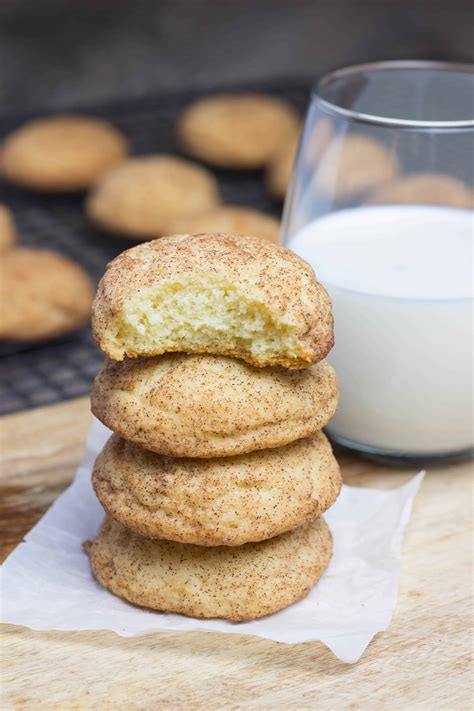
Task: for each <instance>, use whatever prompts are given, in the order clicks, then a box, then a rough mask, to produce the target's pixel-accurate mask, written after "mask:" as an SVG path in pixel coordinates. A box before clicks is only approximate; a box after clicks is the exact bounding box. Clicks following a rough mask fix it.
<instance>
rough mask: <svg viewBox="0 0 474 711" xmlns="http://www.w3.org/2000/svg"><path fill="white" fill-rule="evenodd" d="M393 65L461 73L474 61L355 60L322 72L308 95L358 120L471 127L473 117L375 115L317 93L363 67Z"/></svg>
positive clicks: (470, 71) (471, 68)
mask: <svg viewBox="0 0 474 711" xmlns="http://www.w3.org/2000/svg"><path fill="white" fill-rule="evenodd" d="M393 69H427V70H432V69H442V70H444V71H451V72H453V71H457V72H461V73H467V74H474V64H467V63H461V62H444V61H431V60H418V59H407V60H406V59H404V60H389V61H383V62H367V63H365V64H354V65H352V66H350V67H343V68H342V69H336V70H335V71H333V72H329V74H325V75H324V76H323V77H322V78H321V79H319V80H318V81H316V82H315V83H314V84H313V87H312V89H311V98H312V100H313V101H316V102H317V103H319V104H321V105H322V106H323V107H324V108H326V109H327V110H329V111H331V112H332V113H337V114H341V115H342V116H345V117H346V118H350V119H351V120H353V121H357V122H359V123H370V124H376V125H377V126H387V127H391V126H399V127H404V128H451V129H453V128H474V118H472V119H461V120H456V121H417V120H414V119H401V118H391V117H389V116H378V115H377V114H370V113H364V112H360V111H354V110H352V109H346V108H344V107H343V106H339V105H338V104H335V103H333V102H331V101H328V100H327V99H324V98H323V97H322V96H321V95H320V93H319V92H320V90H321V89H323V88H324V87H326V86H328V85H329V84H330V83H331V82H332V81H334V80H335V79H340V78H344V77H348V76H351V75H353V74H360V73H361V72H363V71H374V70H375V71H387V70H389V71H390V70H393Z"/></svg>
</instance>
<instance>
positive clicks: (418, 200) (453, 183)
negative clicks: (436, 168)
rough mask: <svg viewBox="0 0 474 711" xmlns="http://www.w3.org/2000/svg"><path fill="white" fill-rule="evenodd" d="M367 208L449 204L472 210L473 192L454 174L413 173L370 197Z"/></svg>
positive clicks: (383, 187)
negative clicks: (375, 206)
mask: <svg viewBox="0 0 474 711" xmlns="http://www.w3.org/2000/svg"><path fill="white" fill-rule="evenodd" d="M366 204H367V205H446V206H449V207H462V208H466V209H469V208H472V207H473V205H474V201H473V193H472V190H470V189H469V187H468V186H467V185H466V184H465V183H463V182H461V181H460V180H458V179H457V178H453V177H452V176H451V175H443V174H441V173H412V174H411V175H405V176H402V177H400V178H398V180H394V181H393V182H391V183H387V184H386V185H382V186H381V187H380V188H378V189H377V190H375V191H374V192H373V193H372V195H370V196H369V198H368V200H367V201H366Z"/></svg>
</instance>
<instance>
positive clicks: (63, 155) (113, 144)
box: [0, 115, 128, 192]
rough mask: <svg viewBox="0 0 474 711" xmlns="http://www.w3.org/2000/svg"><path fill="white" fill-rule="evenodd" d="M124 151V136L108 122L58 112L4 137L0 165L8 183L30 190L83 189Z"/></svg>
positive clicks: (121, 158)
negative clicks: (56, 114)
mask: <svg viewBox="0 0 474 711" xmlns="http://www.w3.org/2000/svg"><path fill="white" fill-rule="evenodd" d="M127 154H128V144H127V141H126V139H125V137H124V136H123V135H122V134H121V133H120V131H118V130H117V129H116V128H115V127H114V126H112V125H111V124H110V123H108V122H106V121H101V120H99V119H96V118H92V117H90V116H67V115H58V116H51V117H48V118H41V119H36V120H34V121H29V122H28V123H25V124H24V125H23V126H21V127H20V128H18V129H17V130H16V131H14V132H13V133H11V134H10V135H9V136H7V138H6V140H5V143H4V145H3V151H2V154H1V159H0V169H1V174H2V176H3V177H4V178H5V179H6V180H8V181H9V182H11V183H15V184H16V185H20V186H22V187H25V188H30V189H32V190H51V191H58V192H63V191H64V192H67V191H74V190H84V189H86V188H88V187H89V186H90V185H91V184H92V183H93V182H94V181H95V180H96V179H97V178H98V177H99V176H100V175H102V173H104V171H106V170H108V169H109V168H110V167H111V166H113V165H115V164H116V163H118V162H119V161H121V160H123V158H124V157H125V156H126V155H127Z"/></svg>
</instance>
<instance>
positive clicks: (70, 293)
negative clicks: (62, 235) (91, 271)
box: [0, 247, 93, 341]
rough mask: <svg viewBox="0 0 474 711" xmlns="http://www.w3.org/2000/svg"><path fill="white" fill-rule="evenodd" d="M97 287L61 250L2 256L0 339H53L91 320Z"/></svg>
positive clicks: (26, 250)
mask: <svg viewBox="0 0 474 711" xmlns="http://www.w3.org/2000/svg"><path fill="white" fill-rule="evenodd" d="M92 296H93V289H92V284H91V282H90V279H89V277H88V276H87V274H86V273H85V271H84V270H83V269H82V268H81V267H80V266H79V265H78V264H75V263H74V262H72V261H71V260H70V259H68V258H67V257H64V256H63V255H61V254H57V253H56V252H50V251H47V250H43V249H33V248H27V247H21V248H14V249H10V250H8V251H6V252H5V253H4V254H2V258H1V260H0V339H4V340H14V341H30V340H31V341H34V340H41V339H45V338H53V337H56V336H60V335H63V334H65V333H68V332H69V331H73V330H75V329H76V328H79V327H80V326H83V325H84V324H85V323H87V321H88V319H89V316H90V312H91V304H92Z"/></svg>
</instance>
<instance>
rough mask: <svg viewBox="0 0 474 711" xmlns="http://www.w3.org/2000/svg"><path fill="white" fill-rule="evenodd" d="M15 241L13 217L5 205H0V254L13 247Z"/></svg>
mask: <svg viewBox="0 0 474 711" xmlns="http://www.w3.org/2000/svg"><path fill="white" fill-rule="evenodd" d="M16 239H17V237H16V229H15V222H14V220H13V215H12V213H11V211H10V210H9V209H8V207H6V205H1V204H0V252H3V251H4V250H5V249H9V248H10V247H11V246H12V245H14V244H15V242H16Z"/></svg>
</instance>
